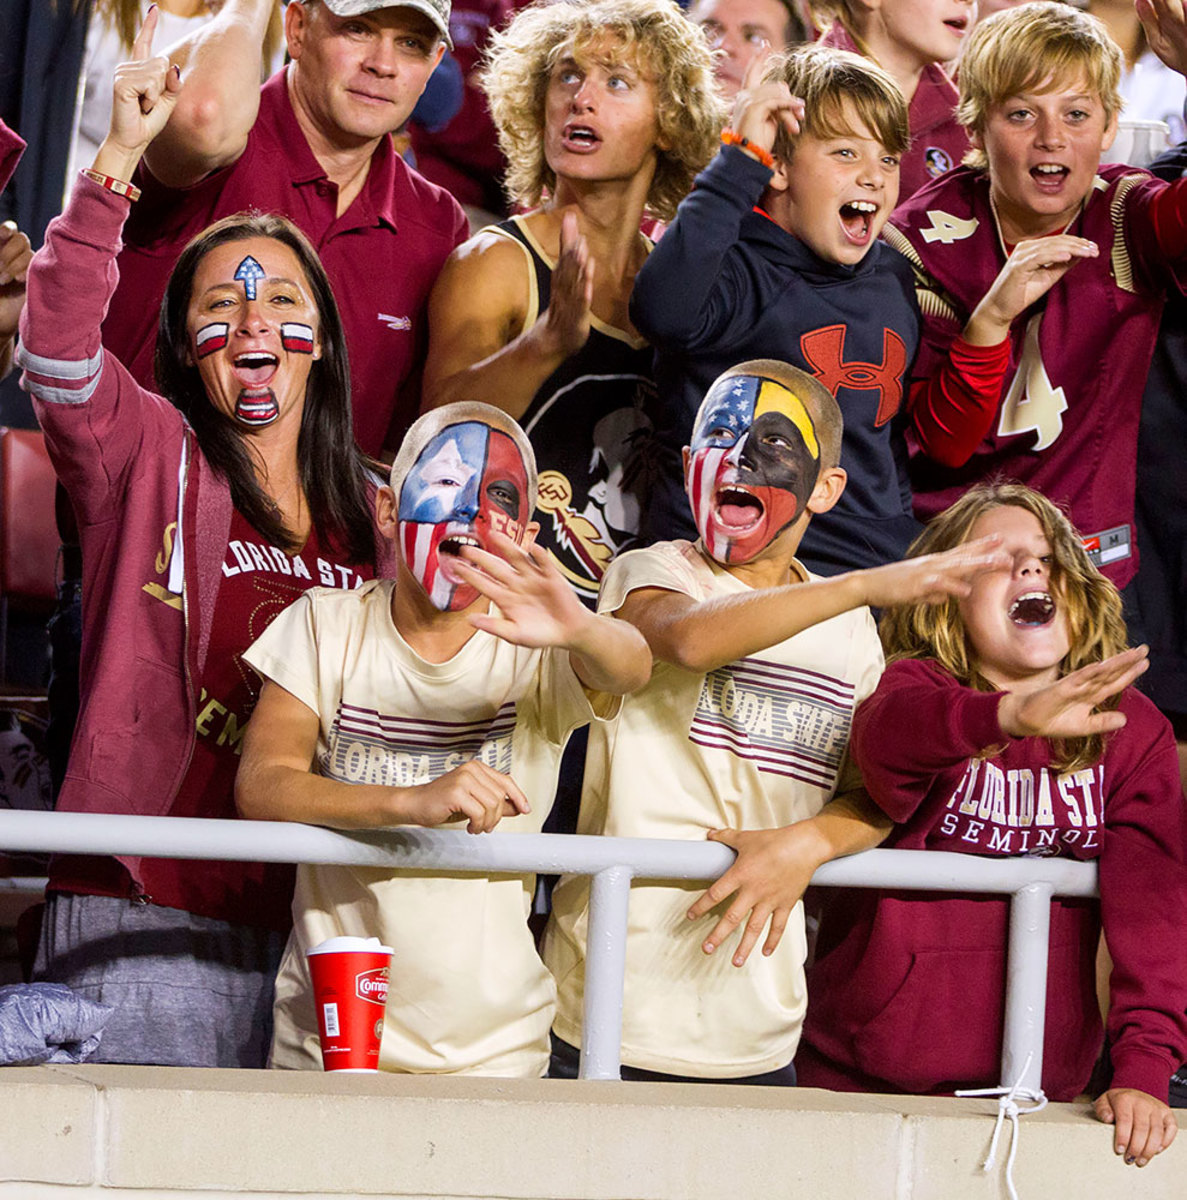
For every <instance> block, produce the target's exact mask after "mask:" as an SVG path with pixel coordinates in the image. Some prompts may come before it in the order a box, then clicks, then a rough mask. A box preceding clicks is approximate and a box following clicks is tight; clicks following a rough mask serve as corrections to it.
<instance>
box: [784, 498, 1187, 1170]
mask: <svg viewBox="0 0 1187 1200" xmlns="http://www.w3.org/2000/svg"><path fill="white" fill-rule="evenodd" d="M991 533H996V534H999V535H1000V536H1001V537H1002V539H1003V546H1002V548H1003V549H1004V550H1005V551H1006V552H1007V553H1008V554H1009V555H1010V557H1011V559H1012V563H1013V565H1012V567H1011V568H1009V569H1008V570H1002V571H993V572H986V573H985V574H983V575H982V576H980V577H979V578H978V579H977V580H975V581H974V582H973V585H972V589H971V592H970V594H969V595H968V596H966V597H964V598H961V599H959V600H957V599H952V600H949V601H948V602H947V603H946V604H943V605H938V606H936V607H933V608H924V607H922V606H908V607H903V608H899V609H893V610H890V611H888V612H887V614H886V615H885V617H884V618H883V623H882V629H881V633H882V638H883V643H884V645H885V648H886V653H887V660H888V662H889V664H890V665H889V666H888V667H887V669H886V673H885V674H884V675H883V677H882V680H881V682H880V683H879V685H878V688H877V690H876V691H875V692H874V694H873V695H872V696H871V697H870V698H869V699H868V700H867V701H866V702H865V703H864V704H863V705H862V706H861V707H860V708H859V709H858V711H857V713H856V715H855V718H854V724H853V734H852V741H851V747H852V752H853V755H854V758H855V760H856V761H857V763H858V765H859V766H860V768H861V770H862V774H863V777H864V779H865V784H866V787H867V788H868V790H869V793H870V795H871V796H872V797H873V799H874V801H875V803H876V804H877V805H878V806H879V807H880V808H881V809H882V810H883V811H884V812H885V813H886V814H887V816H889V817H890V818H891V819H892V820H893V821H894V822H895V823H896V827H895V829H894V831H893V832H892V833H891V835H890V838H889V840H888V841H887V843H886V844H887V845H888V846H894V847H897V848H900V849H909V850H946V851H952V852H957V853H964V854H978V855H982V856H988V857H1005V856H1020V855H1022V856H1040V855H1044V856H1063V857H1068V858H1076V859H1081V860H1087V861H1095V862H1097V863H1098V865H1099V868H1100V902H1099V904H1098V903H1096V902H1093V901H1086V900H1078V899H1060V898H1056V899H1055V901H1054V902H1053V904H1052V914H1051V951H1050V965H1049V969H1048V988H1047V1013H1046V1034H1045V1054H1044V1061H1043V1074H1042V1086H1043V1089H1044V1090H1045V1092H1046V1093H1047V1095H1048V1096H1049V1097H1050V1098H1051V1099H1053V1100H1072V1099H1074V1098H1075V1097H1076V1096H1077V1095H1079V1094H1080V1093H1081V1092H1083V1091H1084V1089H1085V1088H1086V1087H1087V1085H1088V1079H1089V1075H1090V1074H1091V1072H1092V1067H1093V1064H1094V1062H1095V1060H1096V1057H1097V1054H1098V1051H1099V1049H1100V1045H1101V1021H1100V1013H1099V1008H1098V1005H1097V998H1096V990H1095V969H1094V968H1095V958H1096V949H1097V943H1098V938H1099V933H1100V930H1101V928H1102V926H1103V929H1104V933H1105V939H1106V942H1107V944H1108V947H1109V950H1110V951H1111V953H1112V957H1113V961H1114V964H1115V965H1114V968H1113V974H1112V978H1111V981H1110V1003H1109V1011H1108V1020H1107V1028H1108V1034H1109V1041H1110V1047H1111V1055H1112V1078H1111V1081H1110V1084H1109V1087H1108V1090H1106V1091H1105V1092H1104V1093H1103V1094H1102V1095H1101V1096H1100V1098H1099V1099H1098V1100H1097V1101H1096V1113H1097V1116H1098V1117H1100V1119H1101V1120H1102V1121H1105V1122H1108V1123H1111V1124H1113V1125H1114V1126H1115V1132H1114V1149H1115V1151H1116V1152H1117V1153H1118V1154H1123V1155H1124V1156H1125V1159H1126V1161H1127V1162H1136V1163H1137V1164H1138V1165H1139V1166H1144V1165H1145V1164H1146V1163H1147V1162H1149V1161H1150V1159H1151V1158H1153V1156H1154V1155H1155V1154H1157V1153H1159V1152H1160V1151H1161V1150H1164V1149H1166V1147H1167V1146H1169V1145H1170V1143H1171V1141H1173V1139H1174V1136H1175V1131H1176V1125H1175V1120H1174V1117H1173V1115H1172V1113H1171V1110H1170V1109H1169V1108H1168V1107H1167V1104H1166V1100H1167V1091H1168V1084H1169V1079H1170V1075H1171V1072H1172V1071H1174V1070H1175V1068H1176V1067H1177V1066H1178V1064H1179V1063H1181V1062H1182V1061H1183V1059H1184V1057H1185V1053H1187V1016H1185V1013H1184V1009H1185V1006H1187V933H1185V926H1184V914H1187V806H1185V805H1184V802H1183V793H1182V790H1181V788H1180V785H1179V780H1178V762H1177V758H1176V753H1175V744H1174V739H1173V736H1172V733H1171V729H1170V725H1169V724H1168V722H1167V721H1166V719H1165V718H1164V717H1163V716H1162V715H1161V714H1160V713H1159V712H1158V711H1157V710H1156V709H1155V707H1154V705H1153V704H1151V703H1150V702H1149V701H1148V700H1147V699H1146V698H1145V697H1144V696H1142V695H1141V694H1139V693H1138V692H1136V691H1135V690H1134V689H1133V688H1131V687H1129V685H1130V684H1131V683H1132V682H1133V681H1134V680H1135V679H1136V678H1137V677H1138V675H1140V674H1141V673H1142V671H1143V670H1144V669H1145V666H1146V659H1145V655H1146V650H1145V647H1139V648H1137V649H1135V650H1126V649H1125V646H1126V634H1125V625H1124V622H1123V621H1122V618H1121V601H1120V597H1119V595H1118V593H1117V590H1116V588H1115V587H1114V586H1113V584H1112V583H1110V582H1109V581H1108V580H1106V579H1105V578H1104V576H1102V575H1101V574H1100V573H1099V572H1098V571H1097V570H1096V568H1095V567H1093V566H1092V565H1091V563H1090V562H1089V560H1088V557H1087V554H1086V553H1085V551H1084V549H1083V547H1082V545H1081V541H1080V538H1079V536H1078V535H1077V534H1076V532H1075V531H1074V530H1073V528H1072V526H1071V524H1070V523H1069V521H1068V520H1067V518H1066V517H1065V516H1064V515H1063V513H1062V512H1060V511H1059V510H1058V509H1057V508H1056V507H1055V506H1054V505H1053V504H1051V503H1050V502H1049V501H1048V500H1046V499H1045V498H1044V497H1042V496H1041V495H1039V494H1038V493H1037V492H1034V491H1032V490H1030V489H1029V488H1026V487H1023V486H1021V485H1020V484H999V485H993V486H981V487H978V488H975V489H973V490H972V491H971V492H969V493H968V494H966V495H965V496H964V497H963V498H962V499H961V500H960V501H958V502H957V503H956V504H954V505H953V506H952V507H951V508H949V509H948V510H947V511H946V512H944V513H942V514H941V515H940V516H939V517H937V518H936V520H935V521H934V522H933V523H932V524H931V525H930V526H929V527H928V529H927V530H926V531H925V532H924V534H923V535H922V536H921V537H920V538H919V539H918V540H917V542H916V543H915V545H914V546H913V547H912V551H911V553H912V554H930V553H934V552H936V551H941V550H945V549H948V548H951V547H953V546H956V545H959V544H960V543H962V542H964V541H966V540H968V539H970V538H978V537H984V536H986V535H988V534H991ZM1007 926H1008V901H1007V900H1005V899H1003V898H999V897H996V896H962V895H960V894H958V893H957V894H953V893H935V892H932V893H923V892H902V891H898V892H882V891H866V890H861V891H854V892H852V893H850V894H837V895H836V896H835V897H834V899H833V900H832V901H831V902H830V904H829V908H828V910H827V912H826V914H825V918H824V921H823V924H822V928H821V934H820V942H819V945H818V949H817V960H816V964H815V967H814V969H813V971H812V972H811V973H810V974H809V994H810V996H811V997H812V1003H811V1006H810V1007H809V1011H808V1018H807V1022H806V1024H805V1026H804V1035H803V1042H802V1043H801V1049H800V1054H799V1056H798V1057H797V1060H796V1067H797V1070H798V1072H799V1078H800V1082H801V1083H803V1084H805V1085H807V1086H817V1087H831V1088H836V1089H840V1090H850V1091H853V1090H859V1091H865V1090H868V1091H898V1092H919V1093H928V1092H930V1093H950V1092H953V1091H955V1090H957V1089H960V1088H970V1087H979V1086H986V1085H992V1084H994V1083H996V1082H997V1075H998V1064H999V1062H1000V1057H1001V1031H1002V1018H1003V1012H1004V997H1005V958H1006V938H1007Z"/></svg>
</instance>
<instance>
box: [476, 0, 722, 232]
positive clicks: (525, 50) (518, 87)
mask: <svg viewBox="0 0 1187 1200" xmlns="http://www.w3.org/2000/svg"><path fill="white" fill-rule="evenodd" d="M607 45H612V46H613V47H614V51H615V54H616V55H621V56H622V57H623V58H624V60H625V61H628V62H630V63H631V64H632V65H633V66H634V67H635V69H636V70H637V71H639V73H640V74H642V75H644V76H646V77H647V78H648V79H649V80H650V81H651V83H652V84H653V85H654V87H655V116H656V126H657V132H658V137H657V139H656V146H657V154H656V164H655V175H654V177H653V180H652V185H651V188H650V189H649V190H648V195H647V208H648V211H649V212H651V213H652V214H653V215H655V216H657V217H659V218H660V219H661V220H664V221H666V220H670V219H671V217H672V216H673V215H674V214H675V212H676V205H677V204H679V203H680V201H681V200H683V199H684V197H685V196H686V195H687V194H688V189H689V188H690V187H691V186H692V181H693V177H694V176H695V175H696V173H697V172H698V171H699V170H700V169H701V168H702V167H703V166H704V165H705V163H706V162H708V161H709V158H710V156H711V155H712V153H713V151H714V150H715V149H716V147H717V137H718V134H720V133H721V126H722V124H723V109H722V102H721V99H720V97H719V94H718V92H717V91H716V89H715V87H714V79H713V63H712V59H711V57H710V56H709V54H708V53H707V45H706V41H705V38H704V35H703V34H702V33H701V31H700V29H699V28H698V27H697V26H694V25H691V24H690V22H689V21H688V19H687V17H685V16H684V14H683V13H682V12H681V11H680V9H679V8H677V7H676V5H675V4H670V3H661V2H657V0H596V2H595V3H591V4H581V3H563V2H562V3H557V4H533V5H532V6H531V7H530V8H527V9H525V10H524V11H523V12H522V13H521V14H520V15H519V16H518V17H517V18H516V19H515V20H514V21H513V22H512V23H511V25H510V26H509V27H508V28H507V29H506V30H504V31H503V32H500V33H496V34H494V35H493V37H492V38H491V48H490V50H489V52H488V54H487V65H486V70H485V71H484V73H483V84H484V86H485V88H486V95H487V99H488V101H489V103H490V109H491V115H492V116H493V117H494V120H495V125H496V127H497V128H498V131H499V144H500V146H501V147H502V150H503V153H504V154H505V155H506V156H507V162H508V169H507V181H506V182H507V190H508V192H509V193H510V195H511V198H512V199H513V200H515V201H516V202H517V203H519V204H522V205H524V206H531V205H535V204H539V203H540V200H541V198H542V197H543V196H544V194H545V193H551V192H552V191H553V190H554V189H555V187H556V172H555V170H554V168H553V167H552V165H551V164H550V163H549V162H548V159H547V157H546V154H545V148H544V139H543V137H542V136H541V135H542V134H543V132H544V122H545V102H546V96H547V92H548V82H549V77H550V74H551V72H552V70H553V68H554V67H555V66H556V64H557V63H558V62H559V61H560V60H561V59H562V58H566V57H573V58H577V59H580V58H581V57H582V56H583V55H590V54H592V56H593V57H594V58H598V57H604V53H605V50H606V48H607Z"/></svg>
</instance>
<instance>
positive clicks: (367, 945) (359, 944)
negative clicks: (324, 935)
mask: <svg viewBox="0 0 1187 1200" xmlns="http://www.w3.org/2000/svg"><path fill="white" fill-rule="evenodd" d="M360 951H361V952H362V953H364V954H394V953H395V951H394V950H392V948H391V947H390V946H385V945H383V943H382V942H381V941H380V940H379V939H378V938H373V937H372V938H361V937H332V938H330V940H329V941H326V942H322V944H321V945H320V946H314V947H313V949H312V950H306V951H305V955H306V957H308V958H311V957H312V956H313V955H315V954H343V953H347V952H354V953H359V952H360Z"/></svg>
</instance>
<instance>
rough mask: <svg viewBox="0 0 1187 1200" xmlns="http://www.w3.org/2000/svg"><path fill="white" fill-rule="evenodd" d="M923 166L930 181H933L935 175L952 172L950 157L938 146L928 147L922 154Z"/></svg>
mask: <svg viewBox="0 0 1187 1200" xmlns="http://www.w3.org/2000/svg"><path fill="white" fill-rule="evenodd" d="M923 165H924V166H925V167H926V168H927V173H928V174H929V175H930V176H931V177H932V179H935V177H936V176H937V175H943V173H944V172H945V171H951V170H952V156H951V155H950V154H949V153H948V151H947V150H942V149H941V148H940V147H939V146H928V148H927V149H926V150H924V152H923Z"/></svg>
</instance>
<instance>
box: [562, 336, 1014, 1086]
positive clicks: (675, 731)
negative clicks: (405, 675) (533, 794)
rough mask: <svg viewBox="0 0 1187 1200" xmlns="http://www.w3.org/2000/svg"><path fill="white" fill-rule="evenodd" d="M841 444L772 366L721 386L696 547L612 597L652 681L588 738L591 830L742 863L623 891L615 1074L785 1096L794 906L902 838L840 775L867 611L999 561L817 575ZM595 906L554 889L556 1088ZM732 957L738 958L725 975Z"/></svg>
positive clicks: (607, 601) (819, 390)
mask: <svg viewBox="0 0 1187 1200" xmlns="http://www.w3.org/2000/svg"><path fill="white" fill-rule="evenodd" d="M841 433H842V429H841V414H840V409H839V408H838V407H837V403H836V401H835V400H834V399H833V397H832V395H831V393H830V392H829V391H828V390H827V389H826V388H825V387H824V386H823V385H822V384H820V383H819V382H818V381H817V380H816V379H814V378H812V376H810V375H808V374H806V373H805V372H803V371H799V370H796V369H795V368H793V367H790V366H788V365H787V364H786V363H782V362H775V361H771V360H756V361H752V362H746V363H742V364H740V365H739V366H737V367H734V368H733V369H731V370H730V371H727V372H726V373H725V374H724V375H723V376H721V377H720V378H719V379H718V380H717V381H716V382H715V383H714V384H713V385H712V386H711V387H710V389H709V391H708V394H707V395H706V396H705V399H704V402H703V403H702V405H701V408H700V411H699V412H698V413H697V416H696V420H695V422H694V426H693V438H692V445H691V446H689V447H687V448H686V449H685V479H686V483H687V486H688V491H689V496H690V499H691V501H692V504H693V507H694V509H695V516H696V523H697V528H698V529H699V531H700V534H701V539H700V540H699V541H697V542H696V543H695V544H694V543H690V542H684V541H677V542H661V543H658V544H657V545H654V546H651V547H649V548H648V549H646V550H632V551H629V552H628V553H626V554H623V555H620V556H619V558H617V559H616V560H615V561H614V562H613V563H612V564H611V567H610V569H609V571H608V572H607V573H606V577H605V579H604V580H603V583H602V591H601V595H600V598H599V605H598V607H599V612H602V613H613V614H614V615H615V616H616V617H618V618H620V619H621V620H622V621H623V622H626V623H630V624H632V625H634V626H636V627H637V628H638V629H639V630H640V631H641V632H642V634H643V635H644V637H645V638H646V639H647V641H648V643H649V645H650V647H651V651H652V654H653V655H654V657H655V660H656V666H655V670H654V672H653V673H652V676H651V680H650V682H649V683H648V684H647V686H646V687H644V688H642V689H640V690H639V691H637V692H635V693H633V694H632V695H630V696H628V697H626V698H625V699H624V700H623V703H622V707H621V709H620V711H619V713H618V714H617V715H616V716H615V717H614V718H613V720H612V721H609V722H607V723H605V724H601V723H599V724H598V725H595V726H593V727H592V728H591V731H590V747H589V756H588V759H587V764H586V772H585V789H584V794H583V796H582V806H581V818H580V822H579V825H578V832H580V833H589V834H597V833H605V834H610V835H614V836H623V837H688V838H703V837H706V836H708V837H709V838H711V839H713V840H714V841H720V842H723V843H724V844H726V845H728V846H731V847H732V848H734V849H735V850H737V851H738V857H737V859H736V861H735V862H734V864H733V866H731V867H730V869H729V870H728V871H727V872H726V873H725V874H724V875H723V876H722V877H721V878H720V879H719V880H718V881H717V882H716V883H715V884H713V886H712V887H711V888H709V889H708V891H706V892H704V894H703V895H701V896H700V898H699V899H698V898H697V895H696V892H697V886H696V885H693V884H686V885H680V884H663V885H652V884H645V883H642V884H636V885H635V887H633V888H632V889H631V921H630V926H629V932H628V942H627V964H626V986H625V992H624V1011H623V1036H622V1061H623V1063H624V1069H623V1077H624V1078H627V1079H639V1078H642V1079H651V1078H671V1077H673V1076H675V1077H679V1078H682V1079H709V1080H714V1081H716V1082H725V1081H729V1082H744V1083H771V1084H789V1083H793V1082H794V1080H795V1074H794V1070H793V1069H792V1068H791V1065H790V1064H791V1060H792V1057H793V1055H794V1053H795V1049H796V1045H797V1043H798V1040H799V1030H800V1024H801V1022H802V1020H803V1016H804V1011H805V1007H806V992H805V987H804V975H803V960H804V952H805V941H804V923H803V909H802V906H801V905H800V902H799V901H800V896H801V894H802V893H803V890H804V888H805V887H806V886H807V883H808V880H809V879H810V878H811V875H812V873H813V872H814V871H815V870H816V868H817V867H818V866H819V865H821V864H822V863H824V862H827V861H828V860H830V859H832V858H835V857H837V856H839V855H843V854H851V853H854V852H855V851H858V850H862V849H866V848H868V847H870V846H873V845H876V844H877V843H878V842H879V841H880V840H881V839H882V837H883V836H885V833H886V832H887V830H888V828H889V825H888V823H887V822H886V821H885V819H883V818H880V817H878V816H876V815H875V810H873V809H872V808H871V807H870V806H869V803H868V801H867V799H866V798H865V796H864V792H863V791H862V789H861V780H860V778H859V777H858V776H857V775H856V774H855V772H854V771H853V770H852V769H851V767H850V765H849V764H848V762H847V757H846V744H847V742H848V736H849V724H850V720H851V717H852V712H853V709H854V707H855V706H856V704H857V702H858V701H859V700H861V699H862V698H863V697H865V696H866V695H868V694H869V693H870V692H871V691H872V690H873V688H874V686H875V684H876V683H877V681H878V677H879V676H880V675H881V673H882V665H883V660H882V650H881V647H880V645H879V643H878V637H877V633H876V632H875V630H874V624H873V620H872V618H871V616H870V613H869V610H868V608H867V607H866V605H870V604H873V605H877V606H885V605H887V604H890V603H894V602H895V601H894V600H893V597H895V596H905V595H910V596H913V597H915V598H916V599H917V600H919V601H934V600H938V599H940V598H943V597H946V596H948V595H958V596H963V595H965V594H967V592H968V590H969V587H970V582H971V580H972V579H973V578H974V577H975V576H977V575H978V574H980V573H981V572H982V571H985V570H987V569H991V568H993V567H998V568H1000V567H1002V566H1003V565H1004V563H1005V557H1004V555H1002V554H1001V553H1000V552H998V551H997V550H996V549H995V547H996V544H997V539H993V538H989V539H982V540H981V541H979V542H976V543H969V544H966V545H964V546H962V547H961V548H960V550H959V551H958V552H957V553H956V554H947V555H937V556H933V557H932V558H930V559H928V560H926V561H923V560H920V561H918V562H916V563H915V564H907V563H896V564H893V565H891V566H886V567H878V568H876V569H873V570H869V571H855V572H850V573H848V574H845V575H838V576H834V577H832V578H830V579H820V578H816V577H813V576H810V575H809V573H808V572H807V571H806V570H805V569H804V568H803V567H802V566H801V565H800V563H799V562H798V561H797V559H796V550H797V548H798V546H799V544H800V540H801V538H802V537H803V535H804V530H805V529H806V528H807V526H808V523H809V521H810V520H811V519H812V517H813V516H814V515H815V514H817V513H821V512H825V511H827V510H828V509H829V508H830V507H831V506H832V505H833V504H835V503H836V501H837V500H838V498H839V497H840V495H841V492H842V490H843V489H844V486H845V473H844V471H842V470H841V469H840V468H839V467H838V466H837V461H838V457H839V455H840V446H841ZM657 730H663V731H665V733H666V735H667V736H666V737H664V736H659V735H657ZM726 827H728V828H726ZM588 894H589V893H588V882H587V880H586V879H584V878H580V877H574V878H565V879H562V881H561V883H560V884H559V885H558V887H557V889H556V891H555V892H554V893H553V912H552V919H551V921H550V924H549V926H548V931H547V933H546V935H545V945H544V957H545V961H546V962H547V963H548V965H549V967H550V968H551V970H552V972H553V974H554V976H555V977H556V981H557V992H558V995H557V1019H556V1022H555V1024H554V1026H553V1033H554V1037H553V1060H552V1073H553V1074H554V1075H561V1076H570V1077H571V1076H573V1075H574V1074H575V1073H576V1070H577V1051H576V1049H575V1047H576V1046H578V1045H579V1044H580V1041H581V1006H582V994H583V975H584V959H585V936H586V935H585V930H586V923H587V907H588ZM717 905H723V907H724V915H720V914H719V919H716V920H715V922H714V923H713V924H712V925H711V926H710V927H709V928H708V929H706V926H705V924H704V923H701V922H699V921H698V920H697V919H698V918H700V917H703V916H705V915H706V914H707V913H708V912H709V911H710V909H712V908H714V907H715V906H717ZM768 921H769V923H770V924H769V930H768V929H767V926H768ZM739 927H742V935H741V938H740V940H738V941H735V939H734V937H733V935H734V934H735V933H736V932H737V930H738V929H739ZM764 931H766V939H765V942H764V945H763V953H762V955H761V956H760V957H759V958H757V959H753V960H751V959H750V958H749V955H750V951H751V950H752V949H753V947H754V945H755V943H756V942H757V940H758V938H759V937H760V935H762V934H763V933H764ZM785 932H786V936H784V934H785ZM727 940H729V941H730V943H731V950H730V954H729V955H721V956H716V957H714V956H713V955H714V951H715V950H716V949H717V947H718V946H720V945H721V944H722V943H723V942H725V941H727ZM736 968H742V969H736Z"/></svg>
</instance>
